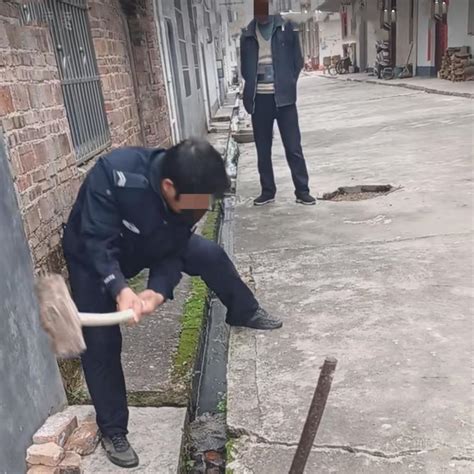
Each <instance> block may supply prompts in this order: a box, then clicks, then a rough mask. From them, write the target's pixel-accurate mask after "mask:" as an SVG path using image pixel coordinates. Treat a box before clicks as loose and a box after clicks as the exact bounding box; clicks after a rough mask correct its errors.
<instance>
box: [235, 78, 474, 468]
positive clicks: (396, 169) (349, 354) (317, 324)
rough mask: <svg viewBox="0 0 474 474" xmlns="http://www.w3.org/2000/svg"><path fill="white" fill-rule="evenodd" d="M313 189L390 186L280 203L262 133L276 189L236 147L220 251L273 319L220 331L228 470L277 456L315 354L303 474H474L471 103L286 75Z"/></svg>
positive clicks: (306, 397) (284, 189) (285, 453)
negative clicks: (267, 200) (260, 203)
mask: <svg viewBox="0 0 474 474" xmlns="http://www.w3.org/2000/svg"><path fill="white" fill-rule="evenodd" d="M299 111H300V121H301V130H302V134H303V144H304V150H305V154H306V158H307V162H308V167H309V169H310V175H311V184H312V189H313V192H314V193H315V194H316V193H317V194H318V195H319V196H321V195H322V194H323V193H324V192H330V191H334V190H335V189H337V188H338V187H339V186H347V185H358V184H392V185H394V186H397V187H398V186H401V189H399V190H397V191H395V192H393V193H391V194H388V195H386V196H381V197H377V198H374V199H370V200H365V201H357V202H328V201H319V202H318V205H317V206H315V207H303V206H299V205H296V204H295V202H294V196H293V188H292V183H291V179H290V174H289V170H288V167H287V165H286V162H285V159H284V154H283V150H282V146H281V142H280V140H279V138H278V136H277V134H276V140H275V145H274V167H275V173H276V177H277V185H278V188H279V190H278V195H277V202H276V203H275V204H274V205H271V206H268V207H264V208H254V207H253V206H252V198H253V197H255V196H256V195H257V194H258V193H259V185H258V174H257V170H256V154H255V150H254V145H253V144H250V145H245V146H243V147H242V148H241V158H240V164H239V182H238V190H237V192H238V205H237V212H236V222H235V253H236V260H237V265H238V267H239V269H240V270H241V271H242V272H243V273H245V274H249V273H250V274H251V278H250V279H251V280H253V282H254V285H255V287H256V292H257V296H258V298H259V299H260V301H261V303H262V305H263V306H264V307H266V308H267V309H268V310H269V311H271V312H273V313H275V314H277V315H278V316H280V317H282V318H283V320H284V327H283V329H282V330H280V331H274V332H255V331H251V330H246V329H238V330H233V332H232V336H231V347H230V355H229V373H228V382H229V387H228V424H229V429H230V431H231V432H232V433H233V434H234V435H235V436H238V439H237V440H235V441H234V442H233V451H234V454H233V456H234V458H235V460H234V462H233V463H231V465H230V467H231V468H233V469H234V472H235V473H236V474H242V473H255V474H279V473H282V474H283V473H284V474H286V473H287V472H288V469H289V466H290V464H291V460H292V457H293V454H294V452H295V446H296V444H297V443H298V440H299V437H300V434H301V431H302V428H303V424H304V421H305V418H306V414H307V411H308V407H309V403H310V401H311V398H312V395H313V391H314V388H315V386H316V383H317V379H318V376H319V367H320V366H321V364H322V362H323V361H324V358H325V356H327V355H331V356H335V357H336V358H337V359H338V361H339V362H338V367H337V370H336V375H335V379H334V383H333V387H332V391H331V393H330V396H329V400H328V404H327V406H326V410H325V413H324V417H323V420H322V423H321V426H320V429H319V432H318V435H317V438H316V441H315V445H314V449H313V452H312V455H311V457H310V459H309V462H308V467H307V470H306V472H307V473H311V474H313V473H315V474H316V473H326V472H334V473H351V474H353V473H381V472H384V473H406V472H427V473H444V472H463V473H464V472H466V473H467V472H472V469H473V464H472V459H473V454H474V452H473V451H474V450H473V446H472V439H473V438H472V434H473V423H474V421H473V415H472V413H473V412H472V382H471V365H472V348H473V347H472V309H473V299H472V298H473V293H472V283H473V266H472V261H473V260H472V257H473V253H472V242H473V221H472V210H473V209H472V207H473V194H472V190H473V188H472V185H473V182H472V180H473V168H472V165H473V162H472V158H473V156H472V150H473V148H472V145H473V143H472V133H473V118H474V101H472V100H470V99H467V98H459V97H449V96H441V95H433V94H425V93H422V92H418V91H413V90H407V89H401V88H400V89H398V88H389V87H382V86H376V85H373V84H364V83H353V82H342V81H330V80H327V79H324V78H319V77H316V76H312V77H305V78H303V79H302V80H301V81H300V97H299Z"/></svg>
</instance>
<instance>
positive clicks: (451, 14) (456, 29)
mask: <svg viewBox="0 0 474 474" xmlns="http://www.w3.org/2000/svg"><path fill="white" fill-rule="evenodd" d="M473 1H474V0H451V2H450V3H449V10H448V46H449V47H457V46H470V47H471V48H472V49H474V36H472V35H469V34H468V26H467V24H468V18H469V14H468V13H469V2H473ZM471 8H473V6H471Z"/></svg>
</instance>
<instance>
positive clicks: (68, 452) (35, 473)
mask: <svg viewBox="0 0 474 474" xmlns="http://www.w3.org/2000/svg"><path fill="white" fill-rule="evenodd" d="M98 442H99V430H98V428H97V425H96V423H95V420H94V419H93V418H86V419H85V420H83V421H81V422H80V423H79V422H78V420H77V417H76V416H74V415H72V414H69V413H67V411H66V412H62V413H57V414H56V415H53V416H51V417H49V418H48V419H47V420H46V423H45V424H44V425H43V426H42V427H41V428H40V429H39V430H38V431H37V432H36V433H35V434H34V435H33V445H31V446H30V447H29V448H28V450H27V452H26V463H27V465H28V473H27V474H82V472H83V471H82V469H81V461H82V456H87V455H89V454H92V453H93V452H94V451H95V449H96V447H97V444H98Z"/></svg>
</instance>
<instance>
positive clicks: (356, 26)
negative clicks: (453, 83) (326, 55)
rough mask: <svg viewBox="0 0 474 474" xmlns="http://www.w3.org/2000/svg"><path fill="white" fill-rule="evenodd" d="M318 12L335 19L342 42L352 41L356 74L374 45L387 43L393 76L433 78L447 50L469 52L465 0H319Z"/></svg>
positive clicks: (469, 9) (472, 5)
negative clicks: (408, 69) (409, 71)
mask: <svg viewBox="0 0 474 474" xmlns="http://www.w3.org/2000/svg"><path fill="white" fill-rule="evenodd" d="M317 9H318V10H320V11H321V12H327V13H332V14H335V15H339V18H340V28H341V35H342V43H343V44H344V43H353V44H354V50H355V55H354V56H355V58H354V60H355V65H356V66H358V67H359V68H360V70H361V71H365V70H367V69H369V68H371V67H372V66H373V64H374V61H375V55H376V51H375V43H376V41H380V40H385V41H389V43H390V48H391V57H392V58H393V66H394V67H395V73H396V74H397V73H399V72H400V71H401V70H402V69H403V67H404V66H405V65H406V64H410V65H411V68H412V71H413V74H414V75H420V76H436V75H437V73H438V71H439V69H440V67H441V59H442V57H443V55H444V54H445V52H446V50H447V49H448V48H453V47H468V48H470V50H471V53H472V50H473V48H474V36H473V34H474V2H472V1H470V0H406V1H400V0H398V1H397V0H373V1H371V0H319V2H318V4H317Z"/></svg>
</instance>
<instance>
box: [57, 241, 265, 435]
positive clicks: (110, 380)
mask: <svg viewBox="0 0 474 474" xmlns="http://www.w3.org/2000/svg"><path fill="white" fill-rule="evenodd" d="M66 260H67V264H68V269H69V276H70V283H71V289H72V294H73V298H74V301H75V303H76V305H77V307H78V309H79V311H82V312H94V313H107V312H111V311H116V303H115V301H114V300H113V299H112V298H111V296H110V295H109V294H108V293H106V291H105V289H104V287H103V285H102V284H101V282H100V279H99V278H98V277H97V276H94V275H93V274H91V273H90V272H89V271H88V270H87V269H85V268H84V267H83V266H82V265H81V263H79V262H76V261H73V260H71V259H68V257H67V256H66ZM181 261H182V271H183V272H184V273H187V274H189V275H192V276H201V277H202V279H203V280H204V281H205V282H206V284H207V285H208V287H209V288H210V289H211V290H213V291H214V293H215V294H216V295H217V296H218V297H219V298H220V299H221V301H222V302H223V304H224V305H225V306H226V307H227V310H228V313H227V322H229V323H230V324H232V323H235V322H238V321H242V320H245V319H247V318H250V317H251V316H252V315H253V314H254V313H255V311H256V310H257V309H258V302H257V300H256V299H255V297H254V296H253V294H252V292H251V291H250V290H249V288H248V287H247V286H246V285H245V283H244V282H243V281H242V280H241V278H240V276H239V274H238V272H237V270H236V269H235V267H234V265H233V263H232V262H231V260H230V259H229V257H228V256H227V254H226V253H225V252H224V250H223V249H222V248H221V247H220V246H219V245H217V244H216V243H215V242H212V241H210V240H206V239H204V238H202V237H199V236H196V235H193V236H192V237H191V238H190V240H189V243H188V246H187V249H186V251H185V253H184V254H183V256H182V259H181ZM157 270H158V271H159V267H158V268H157V267H154V271H157ZM84 338H85V341H86V344H87V351H86V352H85V353H84V354H83V355H82V366H83V369H84V374H85V378H86V382H87V386H88V388H89V392H90V395H91V398H92V401H93V403H94V407H95V409H96V413H97V424H98V426H99V428H100V430H101V431H102V434H103V435H105V436H108V437H111V436H113V435H115V434H127V433H128V430H127V425H128V407H127V395H126V388H125V379H124V375H123V371H122V363H121V351H122V334H121V332H120V327H119V326H109V327H92V328H84Z"/></svg>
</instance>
